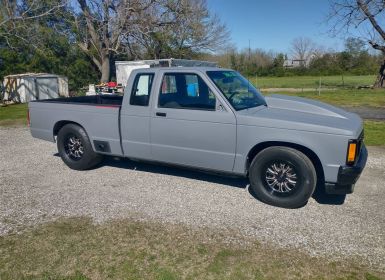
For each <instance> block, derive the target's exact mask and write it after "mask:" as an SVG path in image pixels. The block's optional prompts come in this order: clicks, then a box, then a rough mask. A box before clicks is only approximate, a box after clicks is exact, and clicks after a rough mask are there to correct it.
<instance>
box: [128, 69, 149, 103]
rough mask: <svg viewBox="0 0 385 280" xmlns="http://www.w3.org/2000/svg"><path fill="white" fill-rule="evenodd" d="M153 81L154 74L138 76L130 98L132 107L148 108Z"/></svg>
mask: <svg viewBox="0 0 385 280" xmlns="http://www.w3.org/2000/svg"><path fill="white" fill-rule="evenodd" d="M153 80H154V74H138V75H136V77H135V80H134V86H133V87H132V92H131V97H130V104H131V105H136V106H148V102H149V100H150V94H151V87H152V81H153Z"/></svg>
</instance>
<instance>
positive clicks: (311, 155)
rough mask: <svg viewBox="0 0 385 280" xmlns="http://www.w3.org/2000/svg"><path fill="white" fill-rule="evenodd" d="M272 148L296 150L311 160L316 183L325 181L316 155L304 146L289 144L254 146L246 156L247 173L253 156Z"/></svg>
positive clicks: (276, 142)
mask: <svg viewBox="0 0 385 280" xmlns="http://www.w3.org/2000/svg"><path fill="white" fill-rule="evenodd" d="M273 146H284V147H289V148H293V149H296V150H298V151H300V152H302V153H304V154H305V155H306V156H307V157H308V158H309V159H310V160H311V162H312V163H313V165H314V168H315V170H316V173H317V179H318V182H319V183H321V182H324V180H325V176H324V170H323V167H322V163H321V161H320V159H319V157H318V156H317V155H316V153H314V152H313V151H312V150H310V149H309V148H307V147H305V146H302V145H299V144H294V143H290V142H281V141H269V142H263V143H259V144H257V145H255V146H254V147H253V148H252V149H251V150H250V152H249V153H248V155H247V162H246V170H247V172H248V171H249V167H250V165H251V163H252V161H253V159H254V158H255V156H256V155H257V154H258V153H259V152H261V151H262V150H264V149H266V148H268V147H273Z"/></svg>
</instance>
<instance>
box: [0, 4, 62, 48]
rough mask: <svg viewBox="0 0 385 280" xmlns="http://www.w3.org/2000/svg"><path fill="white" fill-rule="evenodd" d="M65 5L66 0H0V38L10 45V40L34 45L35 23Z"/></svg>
mask: <svg viewBox="0 0 385 280" xmlns="http://www.w3.org/2000/svg"><path fill="white" fill-rule="evenodd" d="M65 5H66V0H52V1H37V0H32V1H26V0H21V1H17V0H0V38H1V39H3V40H5V42H6V43H7V44H8V45H9V46H12V40H13V39H16V40H19V41H23V42H25V43H27V44H28V45H32V46H36V44H35V43H36V42H35V40H33V36H34V35H35V32H34V30H33V29H34V26H35V23H36V22H37V21H38V20H40V19H43V18H46V17H48V16H51V15H53V14H55V13H56V12H58V11H59V10H60V9H61V8H63V7H64V6H65Z"/></svg>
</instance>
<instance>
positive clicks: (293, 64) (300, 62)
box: [283, 59, 308, 68]
mask: <svg viewBox="0 0 385 280" xmlns="http://www.w3.org/2000/svg"><path fill="white" fill-rule="evenodd" d="M307 65H308V62H307V61H306V60H304V59H286V60H285V61H284V62H283V67H285V68H297V67H301V66H307Z"/></svg>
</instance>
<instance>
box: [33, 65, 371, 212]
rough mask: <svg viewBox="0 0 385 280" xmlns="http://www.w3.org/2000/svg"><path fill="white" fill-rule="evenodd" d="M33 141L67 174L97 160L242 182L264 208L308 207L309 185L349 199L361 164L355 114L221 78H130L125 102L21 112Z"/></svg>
mask: <svg viewBox="0 0 385 280" xmlns="http://www.w3.org/2000/svg"><path fill="white" fill-rule="evenodd" d="M29 116H30V128H31V133H32V136H33V137H36V138H40V139H43V140H47V141H53V142H55V141H56V142H57V146H58V150H59V154H60V156H61V158H62V159H63V161H64V162H65V163H66V164H67V165H68V166H69V167H70V168H72V169H76V170H85V169H90V168H92V167H94V166H96V165H97V164H99V163H100V162H101V160H102V158H103V156H104V155H113V156H120V157H127V158H132V159H140V160H145V161H151V162H159V163H168V164H175V165H180V166H186V167H193V168H196V169H204V170H211V171H215V172H221V173H230V174H232V175H239V176H248V178H249V180H250V188H251V190H252V192H253V193H254V194H255V195H256V196H257V197H258V198H259V199H260V200H262V201H264V202H266V203H268V204H272V205H276V206H280V207H287V208H294V207H300V206H302V205H304V204H306V202H307V200H308V199H309V198H310V197H311V195H312V194H313V192H314V190H315V188H316V185H317V186H321V187H322V188H325V190H326V192H327V193H329V194H337V195H339V194H346V193H351V192H352V191H353V187H354V184H355V183H356V181H357V179H358V178H359V176H360V174H361V172H362V170H363V168H364V166H365V163H366V159H367V151H366V148H365V145H364V143H363V122H362V120H361V118H360V117H358V116H357V115H355V114H352V113H348V112H345V111H343V110H341V109H339V108H336V107H333V106H330V105H327V104H324V103H321V102H317V101H312V100H307V99H303V98H297V97H289V96H283V95H271V96H267V97H264V96H263V95H261V94H260V93H259V92H258V91H257V90H256V89H255V88H254V87H253V86H252V85H251V84H250V83H249V82H248V81H247V80H246V79H245V78H244V77H242V76H241V75H240V74H239V73H237V72H235V71H232V70H225V69H221V68H204V67H202V68H201V67H193V68H187V67H186V68H184V67H177V68H148V69H138V70H134V71H133V72H132V73H131V75H130V77H129V79H128V83H127V86H126V88H125V92H124V96H123V97H122V96H108V95H105V96H101V95H100V96H84V97H72V98H59V99H50V100H41V101H33V102H30V103H29Z"/></svg>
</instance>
